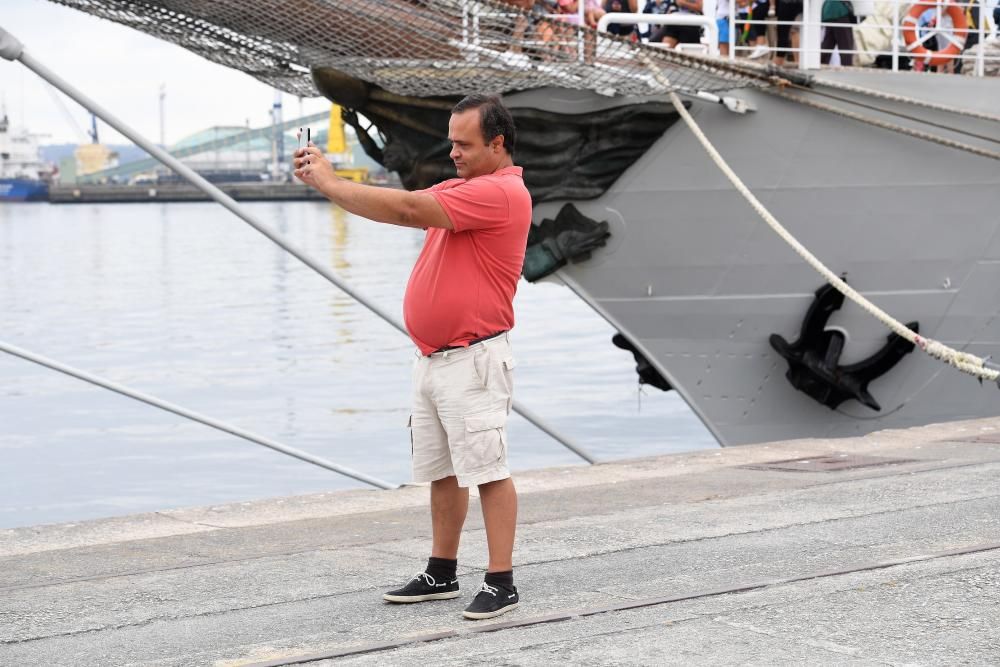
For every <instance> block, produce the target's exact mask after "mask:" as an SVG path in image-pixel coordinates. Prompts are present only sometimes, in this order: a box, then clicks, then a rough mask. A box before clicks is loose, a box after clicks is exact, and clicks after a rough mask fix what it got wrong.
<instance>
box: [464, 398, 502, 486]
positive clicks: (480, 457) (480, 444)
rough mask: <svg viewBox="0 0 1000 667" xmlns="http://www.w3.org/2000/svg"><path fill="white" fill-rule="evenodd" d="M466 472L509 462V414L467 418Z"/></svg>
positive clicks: (488, 414) (494, 413)
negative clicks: (507, 429) (507, 426)
mask: <svg viewBox="0 0 1000 667" xmlns="http://www.w3.org/2000/svg"><path fill="white" fill-rule="evenodd" d="M464 421H465V445H466V446H465V452H463V454H464V456H463V457H462V458H463V463H464V464H465V465H464V466H463V468H465V470H464V472H467V473H470V472H477V471H480V470H485V469H488V468H491V467H493V466H495V465H505V464H506V461H507V433H506V424H507V412H506V411H504V410H499V411H497V412H487V413H486V414H482V415H474V416H470V417H465V420H464Z"/></svg>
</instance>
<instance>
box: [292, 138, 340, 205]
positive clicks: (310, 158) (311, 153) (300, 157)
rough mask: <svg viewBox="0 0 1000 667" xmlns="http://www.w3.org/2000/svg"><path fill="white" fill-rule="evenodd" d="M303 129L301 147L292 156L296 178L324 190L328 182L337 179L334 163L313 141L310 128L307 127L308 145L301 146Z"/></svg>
mask: <svg viewBox="0 0 1000 667" xmlns="http://www.w3.org/2000/svg"><path fill="white" fill-rule="evenodd" d="M302 138H303V135H302V130H301V129H300V130H299V142H300V147H299V148H298V149H297V150H296V151H295V153H294V155H293V156H292V166H293V167H294V168H295V172H294V175H295V178H297V179H299V180H300V181H302V182H303V183H305V184H306V185H308V186H310V187H313V188H316V189H317V190H320V191H322V190H323V186H324V185H325V184H326V183H329V182H332V181H335V180H337V174H336V173H334V171H333V165H332V164H330V161H329V160H327V159H326V156H324V155H323V151H321V150H320V149H319V147H318V146H316V144H314V143H313V142H312V141H311V137H310V131H309V128H306V133H305V140H306V145H305V146H301V142H302Z"/></svg>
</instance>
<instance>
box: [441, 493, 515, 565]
mask: <svg viewBox="0 0 1000 667" xmlns="http://www.w3.org/2000/svg"><path fill="white" fill-rule="evenodd" d="M479 498H480V502H481V503H482V507H483V522H484V523H485V524H486V542H487V545H488V547H489V551H490V564H489V566H488V567H487V568H486V571H487V572H507V571H510V570H512V569H513V565H514V564H513V552H514V532H515V529H516V526H517V491H516V490H515V489H514V480H512V479H511V478H510V477H508V478H507V479H501V480H499V481H497V482H489V483H487V484H480V485H479ZM456 545H457V541H456Z"/></svg>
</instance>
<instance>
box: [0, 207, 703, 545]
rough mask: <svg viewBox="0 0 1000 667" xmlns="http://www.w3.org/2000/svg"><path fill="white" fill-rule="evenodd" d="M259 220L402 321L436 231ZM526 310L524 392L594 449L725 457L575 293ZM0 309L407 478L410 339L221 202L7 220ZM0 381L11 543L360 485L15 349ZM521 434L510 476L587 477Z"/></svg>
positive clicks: (145, 385)
mask: <svg viewBox="0 0 1000 667" xmlns="http://www.w3.org/2000/svg"><path fill="white" fill-rule="evenodd" d="M248 207H249V208H251V209H252V210H253V211H254V212H255V213H256V214H257V215H259V216H261V217H262V218H263V219H264V220H266V221H268V222H269V224H271V225H272V226H273V228H275V229H276V230H278V231H280V233H282V234H284V235H287V236H288V237H289V238H290V239H292V240H293V241H294V242H295V243H296V244H297V245H298V246H299V247H301V248H304V249H306V250H307V251H308V252H309V253H310V254H311V255H312V256H313V257H315V258H317V259H319V260H320V261H325V262H327V263H328V265H329V266H330V267H332V268H333V270H334V271H336V272H337V273H338V274H339V275H340V276H341V277H343V278H344V279H345V280H347V281H348V282H350V283H352V284H353V285H355V286H356V287H357V288H358V289H359V290H360V291H361V292H363V293H364V294H365V295H367V296H368V297H370V298H372V299H373V300H374V301H376V302H377V303H379V304H381V305H382V306H383V307H384V308H386V309H387V310H389V311H391V312H395V313H397V314H400V317H401V310H402V308H401V302H402V297H403V291H404V288H405V285H406V279H407V276H408V275H409V270H410V267H411V266H412V264H413V261H414V260H415V258H416V256H417V253H418V252H419V250H420V245H421V242H422V239H423V232H420V231H416V230H407V229H402V228H396V227H390V226H386V225H378V224H374V223H371V222H369V221H366V220H363V219H360V218H356V217H354V216H351V215H350V214H347V213H345V212H344V211H342V210H340V209H339V208H336V207H333V206H330V205H327V204H323V203H315V202H296V203H290V204H289V203H285V204H271V203H261V204H249V205H248ZM515 307H516V317H517V327H516V328H515V330H514V332H513V334H512V339H513V344H514V350H515V355H516V357H517V361H518V369H517V373H516V385H517V388H516V396H517V398H518V399H519V400H520V401H522V402H524V404H525V405H527V406H528V407H530V408H531V409H533V410H534V411H535V412H537V413H538V414H539V415H541V416H542V417H543V418H544V419H546V420H548V421H550V422H551V423H552V424H553V425H554V426H556V427H557V428H558V429H559V430H560V431H562V432H564V433H565V434H566V435H568V436H570V437H572V438H573V439H575V441H577V442H578V443H579V444H580V445H582V446H583V447H585V448H587V449H588V450H589V451H590V452H592V453H593V454H595V455H596V456H598V457H600V458H604V459H618V458H626V457H635V456H646V455H654V454H662V453H668V452H675V451H684V450H692V449H701V448H706V447H715V446H716V444H715V441H714V440H713V438H712V437H711V435H709V433H708V432H707V430H706V429H705V428H704V427H703V426H702V425H701V423H700V422H699V421H698V419H697V418H696V417H695V416H694V415H693V414H692V413H691V412H690V411H689V410H688V408H687V406H686V405H685V404H684V403H683V401H682V400H681V399H680V398H679V397H678V396H677V395H676V394H674V393H672V392H670V393H663V392H660V391H659V390H652V389H648V390H646V391H645V392H644V394H643V395H642V396H641V397H640V396H639V395H638V392H637V384H636V376H635V372H634V363H633V360H632V358H631V355H630V354H628V353H626V352H623V351H621V350H619V349H617V348H615V347H614V346H612V344H611V342H610V338H611V336H612V334H613V333H614V332H613V330H612V329H611V327H610V326H609V325H608V324H607V323H606V322H604V321H603V320H602V319H600V318H599V317H598V316H597V315H596V314H595V313H594V312H593V311H592V310H590V309H589V308H588V307H587V306H586V305H584V304H583V303H582V302H580V301H579V300H577V299H576V298H575V297H574V296H573V295H572V294H571V293H570V292H569V291H568V290H567V289H565V288H562V287H560V286H556V285H548V284H545V285H531V284H527V283H524V282H522V283H521V285H520V287H519V291H518V295H517V300H516V302H515ZM0 313H2V315H3V326H2V328H0V331H2V333H0V340H3V341H4V342H6V343H9V344H12V345H16V346H19V347H22V348H26V349H28V350H30V351H32V352H35V353H37V354H41V355H44V356H48V357H51V358H54V359H56V360H58V361H61V362H63V363H66V364H69V365H71V366H75V367H77V368H80V369H83V370H86V371H88V372H91V373H94V374H97V375H100V376H103V377H105V378H108V379H111V380H113V381H115V382H119V383H121V384H125V385H127V386H130V387H132V388H134V389H138V390H140V391H143V392H146V393H150V394H152V395H154V396H157V397H159V398H162V399H164V400H167V401H171V402H174V403H178V404H180V405H182V406H184V407H187V408H189V409H191V410H195V411H197V412H201V413H202V414H207V415H210V416H213V417H215V418H217V419H221V420H224V421H228V422H230V423H233V424H235V425H238V426H240V427H243V428H246V429H249V430H251V431H254V432H256V433H259V434H261V435H266V436H268V437H271V438H274V439H276V440H278V441H280V442H283V443H285V444H288V445H291V446H294V447H298V448H300V449H304V450H306V451H309V452H312V453H314V454H317V455H319V456H322V457H325V458H327V459H330V460H332V461H335V462H337V463H341V464H343V465H347V466H350V467H352V468H355V469H357V470H360V471H363V472H366V473H368V474H370V475H373V476H375V477H380V478H382V479H386V480H388V481H391V482H405V481H407V480H408V475H409V442H408V441H409V437H408V434H407V431H406V428H405V425H406V419H407V416H408V414H409V409H408V400H409V373H410V367H411V363H412V360H413V347H412V345H411V344H410V342H409V340H408V339H407V338H405V337H404V336H402V335H401V334H399V333H398V332H397V331H395V330H394V329H393V328H391V327H390V326H388V325H387V324H385V323H383V322H381V321H380V320H379V319H377V318H376V317H375V316H374V315H372V314H371V313H369V312H368V311H367V310H366V309H365V308H364V307H362V306H360V305H359V304H357V303H355V302H353V301H352V300H351V299H350V298H349V297H347V296H346V295H344V294H343V293H341V292H340V291H339V290H337V289H336V288H335V287H333V286H332V285H330V284H329V283H327V282H326V281H325V280H324V279H322V278H321V277H319V276H317V275H316V274H315V273H313V272H312V271H311V270H309V269H308V268H306V267H305V266H304V265H302V264H300V263H299V262H298V261H297V260H295V259H294V258H292V257H291V256H289V255H287V254H285V253H284V252H283V251H281V250H280V249H279V248H277V247H276V246H274V245H273V244H272V243H271V242H270V241H268V240H267V239H265V238H264V237H263V236H261V235H260V234H258V233H257V232H255V231H254V230H253V229H251V228H250V227H248V226H247V225H245V224H244V223H242V222H240V221H239V220H237V219H236V218H235V217H234V216H232V215H231V214H229V213H228V212H226V211H225V210H223V209H222V208H221V207H219V206H217V205H214V204H207V203H206V204H135V205H127V204H119V205H75V206H63V207H60V206H52V205H48V204H34V205H32V204H25V205H0ZM0 379H2V380H0V528H8V527H15V526H25V525H34V524H39V523H53V522H65V521H76V520H82V519H90V518H97V517H106V516H115V515H122V514H130V513H134V512H144V511H154V510H160V509H167V508H174V507H183V506H192V505H206V504H215V503H222V502H233V501H240V500H249V499H254V498H264V497H270V496H279V495H290V494H301V493H312V492H319V491H328V490H332V489H340V488H350V487H359V486H363V485H361V484H360V483H358V482H355V481H353V480H351V479H348V478H344V477H341V476H339V475H336V474H334V473H331V472H329V471H326V470H323V469H321V468H317V467H314V466H311V465H308V464H305V463H302V462H300V461H298V460H296V459H292V458H290V457H286V456H283V455H280V454H278V453H275V452H273V451H271V450H269V449H266V448H263V447H260V446H257V445H253V444H250V443H248V442H246V441H243V440H240V439H238V438H235V437H232V436H229V435H226V434H224V433H220V432H218V431H214V430H212V429H209V428H207V427H205V426H202V425H199V424H195V423H190V422H186V421H184V420H182V419H181V418H179V417H176V416H174V415H171V414H168V413H165V412H162V411H159V410H156V409H154V408H152V407H149V406H146V405H144V404H141V403H137V402H134V401H132V400H130V399H126V398H124V397H121V396H119V395H117V394H114V393H111V392H109V391H106V390H103V389H100V388H97V387H94V386H92V385H89V384H86V383H84V382H81V381H79V380H76V379H73V378H70V377H67V376H64V375H61V374H59V373H55V372H53V371H49V370H46V369H44V368H41V367H38V366H35V365H33V364H30V363H28V362H26V361H23V360H21V359H19V358H16V357H12V356H9V355H5V354H2V353H0ZM640 399H641V400H640ZM510 440H511V450H510V456H511V465H512V467H513V468H514V469H515V470H518V469H520V470H524V469H529V468H538V467H543V466H551V465H563V464H572V463H582V461H581V460H580V459H578V458H577V457H576V456H575V455H574V454H572V453H571V452H569V451H567V450H565V449H564V448H563V447H562V446H561V445H559V444H558V443H556V442H555V441H553V440H551V439H550V438H548V437H547V436H545V435H544V434H543V433H541V432H540V431H538V430H537V429H535V428H534V427H533V426H531V425H530V424H529V423H528V422H526V421H524V420H523V419H521V418H520V417H518V416H516V415H512V416H511V420H510Z"/></svg>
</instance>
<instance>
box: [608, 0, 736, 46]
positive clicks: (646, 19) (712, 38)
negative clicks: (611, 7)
mask: <svg viewBox="0 0 1000 667" xmlns="http://www.w3.org/2000/svg"><path fill="white" fill-rule="evenodd" d="M612 23H624V24H626V25H628V24H632V25H642V24H648V25H687V26H699V27H702V28H704V29H705V37H704V44H703V45H702V47H701V50H703V51H707V52H708V54H709V55H713V56H717V55H719V27H718V26H717V25H716V23H715V8H714V6H713V8H712V11H711V13H709V12H705V13H704V14H681V13H678V12H674V13H673V14H634V13H632V12H609V13H607V14H605V15H604V16H602V17H601V20H600V21H598V22H597V31H598V32H607V30H608V26H609V25H611V24H612ZM650 46H656V45H655V44H650ZM678 46H681V45H678ZM681 48H682V49H683V48H684V47H683V46H682V47H681ZM695 48H699V47H695Z"/></svg>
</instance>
